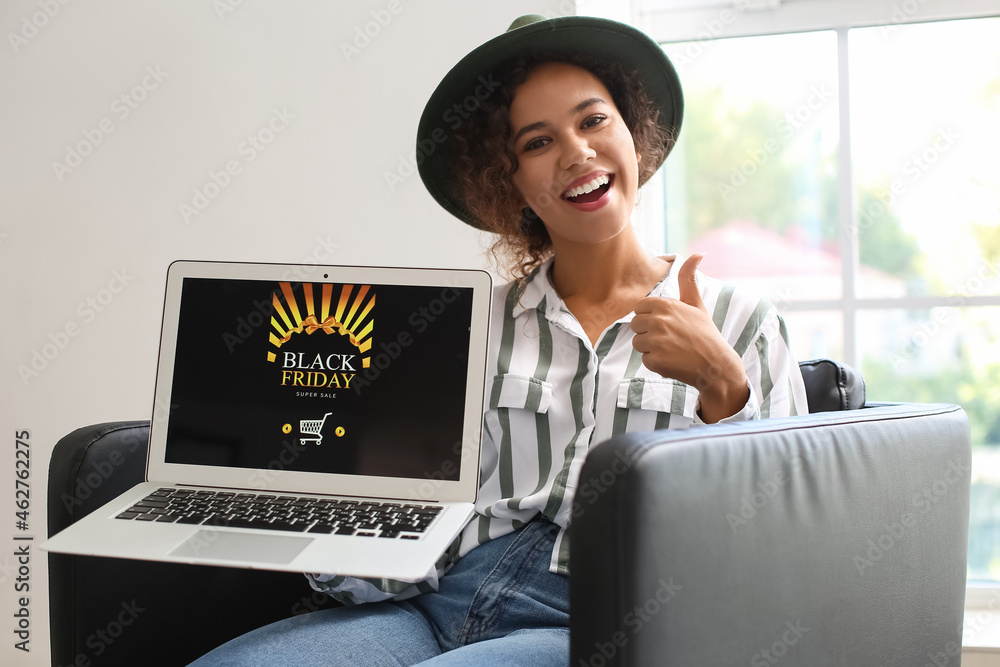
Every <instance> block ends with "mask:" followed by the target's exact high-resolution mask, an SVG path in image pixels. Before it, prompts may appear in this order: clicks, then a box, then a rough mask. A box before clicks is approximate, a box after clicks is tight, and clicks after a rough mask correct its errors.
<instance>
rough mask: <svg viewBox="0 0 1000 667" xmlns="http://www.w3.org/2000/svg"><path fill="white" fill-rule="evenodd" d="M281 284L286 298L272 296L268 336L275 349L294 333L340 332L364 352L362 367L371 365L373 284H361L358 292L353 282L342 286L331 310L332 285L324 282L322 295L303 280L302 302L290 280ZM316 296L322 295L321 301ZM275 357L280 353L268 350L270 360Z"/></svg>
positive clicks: (373, 323) (283, 295)
mask: <svg viewBox="0 0 1000 667" xmlns="http://www.w3.org/2000/svg"><path fill="white" fill-rule="evenodd" d="M278 285H279V287H280V288H281V295H280V297H284V299H282V298H280V297H279V295H278V293H277V292H275V293H274V295H273V296H272V297H271V303H272V305H273V306H274V315H272V316H271V327H272V329H273V330H272V331H271V335H270V336H269V338H268V340H269V342H270V343H271V345H273V346H274V347H275V349H277V348H280V347H281V346H282V345H284V344H285V343H287V342H288V341H289V340H291V338H292V336H294V335H295V334H300V333H305V334H306V335H307V336H311V335H313V334H314V333H316V332H317V331H322V332H323V333H326V334H340V335H341V336H347V337H348V340H350V341H351V345H353V346H354V347H356V348H358V351H359V352H360V353H361V354H362V355H365V356H362V357H361V365H362V368H368V367H369V365H370V364H371V357H370V356H368V355H367V353H368V351H369V350H371V347H372V330H373V329H374V326H375V318H374V316H373V315H372V308H373V307H374V306H375V293H374V292H372V291H371V285H360V286H358V287H357V291H355V286H354V285H343V286H342V287H341V289H340V297H339V299H338V300H337V303H336V305H335V307H334V310H333V312H332V313H331V312H330V307H331V305H334V304H333V289H334V286H333V285H330V284H326V283H324V284H321V285H320V286H319V287H320V294H316V291H317V290H316V289H315V288H314V286H313V284H312V283H304V284H303V285H302V296H301V299H300V300H301V303H300V300H298V299H296V298H295V294H294V293H293V292H292V285H291V283H279V284H278ZM314 297H319V298H318V301H317V299H316V298H314ZM275 359H277V354H276V353H275V352H274V351H273V350H268V352H267V360H268V361H272V362H273V361H274V360H275Z"/></svg>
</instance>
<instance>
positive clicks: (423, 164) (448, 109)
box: [417, 15, 684, 229]
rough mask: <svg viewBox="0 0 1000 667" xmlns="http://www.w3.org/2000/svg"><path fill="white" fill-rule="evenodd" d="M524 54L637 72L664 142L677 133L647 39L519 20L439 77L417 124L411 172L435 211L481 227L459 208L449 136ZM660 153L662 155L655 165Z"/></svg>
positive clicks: (571, 21) (668, 71)
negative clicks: (593, 61) (613, 64)
mask: <svg viewBox="0 0 1000 667" xmlns="http://www.w3.org/2000/svg"><path fill="white" fill-rule="evenodd" d="M530 52H539V53H544V54H546V55H551V56H553V57H559V56H560V55H566V56H570V55H579V54H584V55H589V56H593V57H596V58H599V59H607V60H615V61H618V62H619V63H621V64H622V65H624V66H625V67H627V68H630V69H633V70H635V71H636V72H637V73H638V75H639V80H640V81H641V82H642V85H643V88H644V89H645V91H646V94H647V95H648V96H649V98H650V99H651V100H652V101H653V104H654V105H656V107H657V108H658V109H659V111H660V114H659V119H658V121H659V124H660V126H661V127H663V128H665V129H667V130H668V131H669V134H670V135H671V137H672V139H675V138H676V136H677V134H678V132H679V131H680V127H681V119H682V117H683V115H684V99H683V95H682V93H681V84H680V79H679V78H678V76H677V71H676V70H675V69H674V66H673V64H671V62H670V60H669V59H668V58H667V55H666V54H665V53H664V52H663V49H662V48H661V47H660V45H659V44H657V43H656V42H655V41H653V40H652V39H651V38H650V37H649V36H648V35H646V34H645V33H643V32H642V31H640V30H637V29H636V28H633V27H632V26H629V25H626V24H624V23H619V22H617V21H611V20H608V19H601V18H594V17H589V16H563V17H559V18H551V19H546V18H545V17H543V16H538V15H529V16H522V17H521V18H519V19H517V20H516V21H514V23H512V24H511V26H510V28H508V29H507V32H505V33H503V34H502V35H500V36H499V37H495V38H493V39H491V40H490V41H488V42H486V43H485V44H483V45H482V46H480V47H478V48H477V49H475V50H474V51H472V52H471V53H469V55H467V56H465V57H464V58H462V60H460V61H459V63H458V64H457V65H455V66H454V67H453V68H452V69H451V71H450V72H448V74H446V75H445V77H444V79H442V80H441V83H439V84H438V87H437V89H435V90H434V92H433V93H432V94H431V97H430V99H429V100H428V102H427V105H426V106H425V107H424V112H423V114H422V115H421V117H420V123H419V124H418V126H417V168H418V171H419V172H420V177H421V178H422V179H423V181H424V185H425V186H426V187H427V190H428V191H429V192H430V193H431V196H433V197H434V199H435V200H437V202H438V203H439V204H441V206H443V207H444V208H445V209H446V210H447V211H449V212H450V213H452V214H453V215H455V216H457V217H458V218H459V219H460V220H462V221H463V222H466V223H468V224H470V225H472V226H473V227H477V228H480V229H481V228H483V224H482V222H480V221H479V220H478V219H477V218H476V217H475V216H473V215H472V214H471V213H470V212H469V209H468V207H467V206H466V204H465V195H464V193H463V191H462V187H461V184H460V181H459V178H458V173H457V172H458V164H457V160H456V159H455V154H456V151H457V146H456V142H455V141H454V138H453V133H454V131H455V130H456V129H457V128H459V127H460V126H461V123H462V122H463V120H464V118H465V117H467V114H468V112H469V110H470V109H475V107H476V105H477V100H481V99H484V96H487V97H488V96H489V95H491V94H493V93H495V92H496V90H497V89H498V88H499V87H500V85H501V84H502V81H503V76H502V75H503V72H504V71H505V70H506V69H507V68H508V67H509V65H510V64H511V63H512V62H513V61H514V60H516V59H517V58H518V57H519V56H521V55H523V54H525V53H530ZM666 148H667V149H669V146H666ZM668 152H669V150H664V151H663V155H662V158H661V160H660V164H662V162H663V159H665V158H666V155H667V153H668ZM660 164H657V165H656V167H657V168H659V166H660Z"/></svg>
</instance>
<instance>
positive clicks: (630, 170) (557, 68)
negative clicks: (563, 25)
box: [510, 62, 639, 244]
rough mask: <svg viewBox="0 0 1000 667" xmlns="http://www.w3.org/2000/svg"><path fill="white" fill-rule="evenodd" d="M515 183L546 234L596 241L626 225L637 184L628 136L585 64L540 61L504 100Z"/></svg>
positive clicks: (556, 239)
mask: <svg viewBox="0 0 1000 667" xmlns="http://www.w3.org/2000/svg"><path fill="white" fill-rule="evenodd" d="M510 125H511V128H512V131H513V136H512V142H513V150H514V153H515V154H516V156H517V160H518V169H517V171H516V172H515V173H514V177H513V181H514V185H515V187H516V188H517V190H518V192H519V193H520V195H521V197H522V198H523V199H524V202H525V205H527V206H530V207H531V209H532V210H534V212H535V213H536V214H538V216H539V217H540V218H541V219H542V222H543V223H545V227H546V229H547V230H548V232H549V235H550V236H551V237H552V240H553V243H558V242H559V240H565V241H572V242H576V243H588V244H590V243H600V242H602V241H606V240H608V239H611V238H614V237H615V236H617V235H618V234H619V233H620V232H621V231H622V230H623V229H625V228H627V227H628V225H629V220H630V216H631V214H632V209H633V208H634V206H635V201H636V195H637V191H638V187H639V182H638V181H639V176H638V158H637V156H636V150H635V144H634V142H633V140H632V135H631V133H630V132H629V130H628V127H627V126H626V124H625V121H624V120H623V119H622V116H621V114H620V113H619V111H618V109H617V107H616V106H615V104H614V101H613V100H612V98H611V94H610V93H609V92H608V90H607V88H605V86H604V84H602V83H601V81H600V80H599V79H598V78H597V77H596V76H594V75H593V74H591V73H590V72H589V71H587V70H586V69H583V68H581V67H577V66H575V65H570V64H566V63H559V62H552V63H546V64H544V65H541V66H539V67H538V68H537V69H535V70H534V71H533V72H532V73H531V74H530V75H529V76H528V78H527V79H526V80H525V82H524V83H523V84H521V85H520V86H519V87H518V88H517V89H516V90H515V93H514V99H513V101H512V102H511V106H510Z"/></svg>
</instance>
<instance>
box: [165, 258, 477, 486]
mask: <svg viewBox="0 0 1000 667" xmlns="http://www.w3.org/2000/svg"><path fill="white" fill-rule="evenodd" d="M292 287H293V289H294V292H295V294H296V297H297V299H301V295H302V286H301V285H298V284H293V285H292ZM357 289H358V286H354V290H355V292H356V291H357ZM313 290H314V293H315V294H319V293H320V290H321V284H319V283H314V284H313ZM340 290H341V285H339V284H335V285H334V287H333V291H334V295H335V300H336V295H339V293H340ZM371 290H372V291H373V292H374V293H375V305H374V308H373V310H372V314H373V322H374V328H373V333H372V343H373V344H372V348H371V350H370V352H369V353H368V354H369V356H370V359H371V366H370V368H369V369H363V368H362V367H361V357H362V355H361V354H360V353H359V352H358V350H357V348H356V347H354V346H352V345H350V343H349V341H348V340H347V339H346V338H345V337H344V336H341V335H339V334H327V333H324V332H323V331H321V330H320V331H316V332H314V333H313V334H311V335H307V334H306V333H305V332H303V333H299V334H295V335H294V336H292V339H291V340H289V341H288V342H287V343H284V344H283V345H282V346H281V347H280V348H275V346H274V345H272V344H271V343H269V342H268V339H269V335H270V334H271V333H272V332H273V331H274V329H273V327H272V326H271V322H270V320H271V314H272V312H273V311H272V310H271V309H270V306H269V304H270V303H271V300H272V294H274V293H278V294H279V295H280V290H279V285H278V283H276V282H265V281H246V280H239V281H236V280H228V279H210V278H186V279H185V280H184V284H183V286H182V297H181V304H182V308H181V313H180V318H179V322H178V334H177V347H176V356H175V368H174V374H173V387H172V391H171V413H170V426H169V428H168V432H167V445H166V458H167V462H169V463H185V464H201V465H213V466H225V467H237V468H257V469H261V468H266V469H270V470H296V471H307V472H333V473H343V474H356V475H380V476H387V477H408V478H427V477H435V478H439V479H450V480H454V479H458V472H459V467H460V457H459V453H460V451H461V439H462V425H463V418H464V395H465V387H466V377H467V373H468V362H469V339H468V332H469V326H470V322H471V314H472V289H471V288H450V287H449V288H442V287H413V286H399V285H372V286H371ZM279 300H282V301H283V299H282V298H281V297H280V296H279ZM300 303H301V300H300ZM331 311H332V308H331ZM317 312H318V308H317ZM302 314H303V315H304V314H305V313H304V312H303V313H302ZM269 351H272V352H276V353H277V357H278V358H277V359H276V361H274V362H269V361H267V353H268V352H269ZM289 351H293V352H295V353H300V352H301V353H302V359H304V360H305V361H306V363H309V361H310V360H311V359H314V358H315V356H316V354H320V355H322V356H323V357H324V358H326V357H327V356H328V355H329V354H331V353H341V354H355V355H356V356H355V357H354V359H353V360H352V365H353V367H354V371H353V372H354V373H355V376H354V379H353V380H352V382H351V385H350V388H346V389H345V388H341V389H320V388H303V387H291V386H281V371H282V364H283V362H284V357H283V353H284V352H289ZM318 370H319V369H318ZM325 372H326V374H327V376H329V375H330V374H331V373H330V371H325ZM342 372H351V371H347V370H344V371H342ZM299 392H307V393H308V394H317V395H315V396H313V395H297V394H298V393H299ZM324 395H326V396H324ZM331 395H332V396H331ZM327 412H330V413H332V414H331V415H330V416H329V417H327V418H326V421H325V422H324V425H323V430H322V443H321V444H319V445H317V444H315V443H314V442H309V443H306V444H303V443H302V442H301V440H302V438H303V437H305V438H307V439H315V436H312V435H305V434H303V433H301V431H300V421H301V420H305V419H309V420H313V419H316V420H319V419H322V418H323V415H324V413H327ZM285 425H290V426H291V429H290V432H289V433H286V432H284V431H283V428H282V427H283V426H285ZM338 426H339V427H342V428H343V435H340V436H338V435H337V433H336V429H337V427H338ZM286 429H287V427H286Z"/></svg>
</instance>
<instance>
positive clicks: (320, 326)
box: [275, 315, 361, 348]
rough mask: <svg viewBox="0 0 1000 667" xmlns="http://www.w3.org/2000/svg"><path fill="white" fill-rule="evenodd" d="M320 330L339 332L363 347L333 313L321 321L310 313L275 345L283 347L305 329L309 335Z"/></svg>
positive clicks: (355, 345)
mask: <svg viewBox="0 0 1000 667" xmlns="http://www.w3.org/2000/svg"><path fill="white" fill-rule="evenodd" d="M320 330H322V331H324V332H326V333H328V334H332V333H339V334H340V335H341V336H347V337H348V338H349V339H350V341H351V345H353V346H354V347H358V348H360V347H361V341H359V340H358V339H357V338H355V337H354V333H353V332H352V331H351V330H350V329H348V328H347V327H345V326H344V325H343V324H341V323H340V322H338V321H337V319H336V318H335V317H334V316H333V315H331V316H329V317H327V318H326V319H325V320H323V321H322V322H320V321H319V319H318V318H317V317H316V316H315V315H309V316H308V317H306V318H305V319H304V320H302V322H300V323H299V326H297V327H295V328H294V329H291V330H290V331H289V332H288V334H286V335H285V337H284V338H281V339H280V340H278V342H277V343H275V347H281V346H282V345H283V344H285V343H287V342H288V341H290V340H291V339H292V335H293V334H297V333H302V332H303V331H305V332H306V334H307V335H310V336H311V335H312V334H314V333H315V332H317V331H320Z"/></svg>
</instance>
